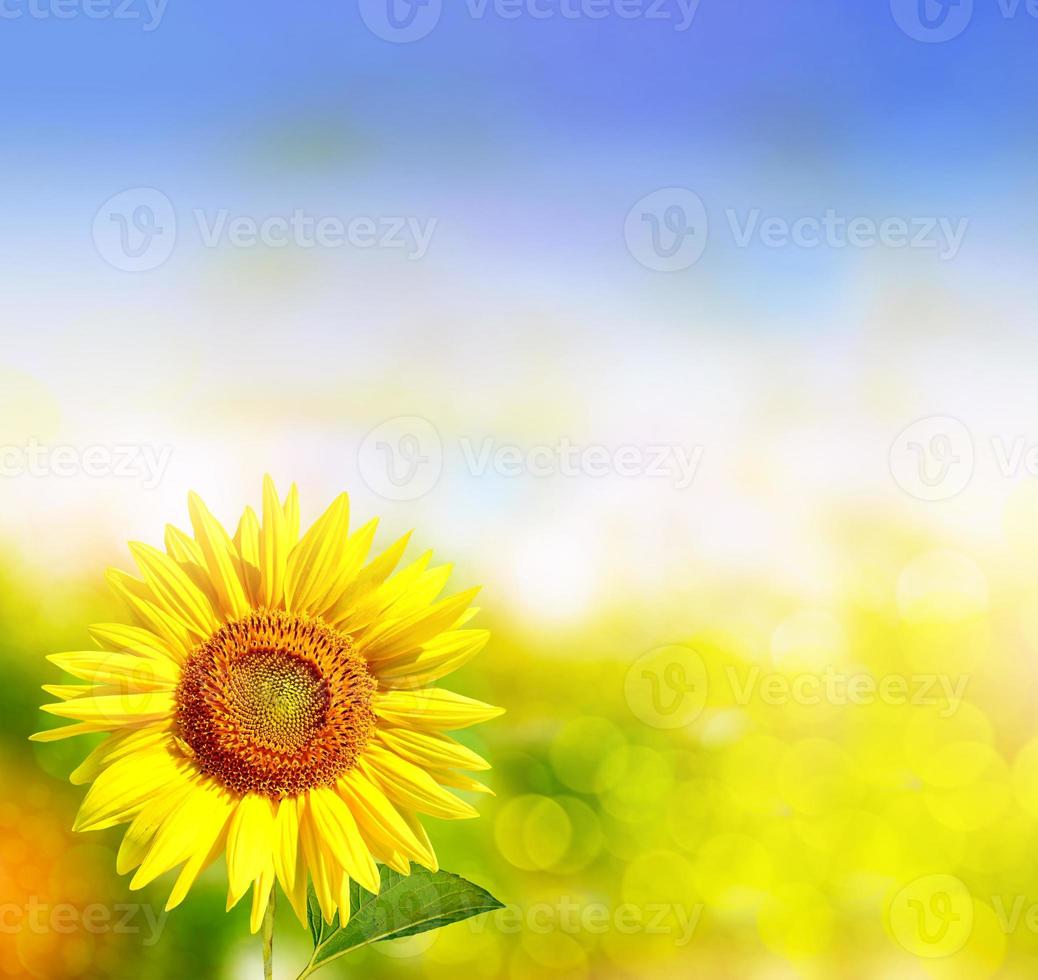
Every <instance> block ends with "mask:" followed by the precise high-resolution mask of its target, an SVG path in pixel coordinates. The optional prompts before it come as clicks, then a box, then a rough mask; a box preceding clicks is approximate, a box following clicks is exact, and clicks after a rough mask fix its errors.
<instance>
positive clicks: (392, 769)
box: [360, 744, 478, 820]
mask: <svg viewBox="0 0 1038 980" xmlns="http://www.w3.org/2000/svg"><path fill="white" fill-rule="evenodd" d="M360 768H361V771H362V772H363V773H364V774H365V775H366V776H368V777H369V778H370V779H371V780H372V781H373V782H374V783H375V784H376V785H377V786H378V787H379V788H380V789H381V790H382V791H383V792H384V793H385V794H386V796H388V797H389V798H390V799H391V800H393V801H394V802H396V803H399V804H401V805H402V806H404V807H410V808H411V809H412V810H418V811H419V812H421V813H427V814H429V816H431V817H440V818H442V819H444V820H463V819H466V818H468V817H475V816H478V814H477V813H476V811H475V810H474V809H473V808H472V807H471V806H470V805H469V804H468V803H465V802H464V801H463V800H459V799H458V798H457V797H456V796H454V795H452V794H451V793H448V792H447V791H446V790H445V789H443V788H442V787H440V786H438V785H437V784H436V782H435V780H433V778H432V777H431V776H430V775H429V774H428V773H427V772H426V771H425V770H424V769H419V768H418V766H415V765H412V764H411V763H410V762H407V761H406V760H404V759H401V758H400V757H399V756H397V755H394V754H393V753H392V752H389V751H387V750H386V749H384V748H382V747H381V746H379V745H375V744H369V745H368V746H367V747H366V748H365V750H364V754H363V756H362V757H361V759H360Z"/></svg>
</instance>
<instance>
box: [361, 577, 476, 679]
mask: <svg viewBox="0 0 1038 980" xmlns="http://www.w3.org/2000/svg"><path fill="white" fill-rule="evenodd" d="M478 592H479V589H468V590H467V591H465V592H461V593H459V594H458V595H455V596H451V597H450V598H449V599H444V600H443V601H442V602H438V603H436V605H434V606H430V607H429V608H427V609H421V610H419V611H418V612H415V613H411V614H410V615H409V616H405V617H404V618H403V619H399V620H396V621H394V622H390V623H387V624H386V625H384V626H380V627H377V628H375V629H372V630H369V631H368V632H367V633H365V634H364V635H363V636H362V637H360V639H358V640H357V642H356V646H357V649H358V650H359V651H360V652H361V653H363V654H364V656H365V657H366V658H367V659H368V660H369V661H371V662H372V663H374V664H378V663H381V662H384V661H391V660H393V658H395V657H399V656H403V655H404V654H407V653H409V652H411V651H413V650H415V649H417V648H418V647H420V646H421V645H422V644H423V643H426V642H427V641H429V640H431V639H432V638H433V637H435V636H437V635H438V634H440V633H442V632H444V631H445V630H449V629H450V628H451V627H452V626H453V625H454V623H455V622H457V619H458V616H459V615H461V613H462V611H463V610H464V609H465V608H466V606H468V605H469V604H470V603H471V602H472V600H473V598H475V596H476V593H478Z"/></svg>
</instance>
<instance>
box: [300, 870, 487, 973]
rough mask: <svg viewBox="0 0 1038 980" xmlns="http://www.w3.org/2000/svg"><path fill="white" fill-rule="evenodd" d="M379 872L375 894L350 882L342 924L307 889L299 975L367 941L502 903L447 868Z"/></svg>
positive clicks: (406, 933) (427, 927)
mask: <svg viewBox="0 0 1038 980" xmlns="http://www.w3.org/2000/svg"><path fill="white" fill-rule="evenodd" d="M379 872H380V873H381V875H382V883H381V885H382V886H381V889H380V890H379V893H378V895H372V894H371V893H370V892H367V891H365V890H364V889H363V888H361V887H360V886H359V885H358V884H357V883H356V882H350V921H349V922H347V923H346V925H345V926H341V925H340V924H339V917H338V916H337V915H336V916H335V917H334V918H333V919H332V921H331V923H330V924H329V923H327V922H325V921H324V918H323V916H322V915H321V907H320V905H319V904H318V902H317V897H316V896H315V895H314V891H313V888H311V889H310V892H309V894H308V896H307V908H306V912H307V919H308V921H309V924H310V935H311V936H312V937H313V941H314V954H313V956H312V957H311V958H310V963H309V964H308V965H307V968H306V970H304V971H303V973H302V974H301V976H309V974H311V973H313V971H314V970H316V969H317V968H318V967H321V966H324V965H325V964H326V963H329V962H331V961H332V960H334V959H337V958H338V957H340V956H342V955H344V954H345V953H348V952H350V951H351V950H354V949H359V948H360V947H361V946H366V945H368V943H377V942H382V941H383V940H387V939H402V938H403V937H404V936H414V935H416V934H417V933H419V932H427V931H428V930H430V929H439V928H440V927H441V926H447V925H450V924H451V923H452V922H460V921H461V920H462V919H468V918H471V917H472V916H474V915H482V914H483V913H484V912H493V911H494V910H495V909H499V908H503V907H504V906H503V905H502V904H501V903H500V902H499V901H498V900H497V899H496V898H494V896H493V895H491V894H490V893H489V892H488V891H485V890H484V889H482V888H480V887H479V886H478V885H474V884H472V882H471V881H466V880H465V879H464V878H461V877H459V876H458V875H455V874H451V873H450V872H449V871H428V870H426V869H425V868H421V867H419V866H418V865H417V864H412V865H411V874H410V875H402V874H400V873H399V872H397V871H393V870H392V869H391V868H387V867H386V866H385V865H381V866H380V867H379Z"/></svg>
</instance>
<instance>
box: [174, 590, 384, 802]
mask: <svg viewBox="0 0 1038 980" xmlns="http://www.w3.org/2000/svg"><path fill="white" fill-rule="evenodd" d="M374 692H375V681H374V679H373V678H372V676H371V675H370V673H369V672H368V669H367V665H366V663H365V662H364V660H363V658H362V657H360V656H359V655H358V654H357V653H356V651H355V650H354V649H353V644H352V642H351V640H350V638H349V637H348V636H346V635H345V634H342V633H337V632H336V631H335V630H332V629H330V628H329V627H328V626H326V625H325V624H324V623H322V622H321V621H320V620H316V619H312V618H310V617H308V616H301V615H294V614H289V613H284V612H279V611H275V612H268V611H266V610H259V611H257V612H254V613H251V614H250V615H248V616H246V617H245V618H244V619H240V620H237V621H236V622H233V623H227V624H226V625H225V626H223V627H221V628H220V629H219V630H217V632H216V633H214V634H213V635H212V636H211V637H210V638H209V639H208V640H207V641H206V642H205V643H203V644H201V645H200V646H199V647H197V648H196V649H195V651H194V653H193V654H192V655H191V657H190V659H189V660H188V662H187V664H186V665H185V667H184V673H183V676H182V678H181V681H180V684H179V686H178V687H177V692H176V728H175V730H176V734H177V735H178V736H179V737H180V738H181V739H182V740H183V742H184V743H186V744H187V746H188V747H189V748H190V750H191V752H192V753H193V754H194V757H195V760H196V762H197V764H198V766H199V768H200V769H201V770H202V771H203V772H204V773H206V774H207V775H210V776H212V777H214V778H215V779H217V780H218V781H219V782H221V783H222V784H223V785H224V786H226V787H227V788H228V789H231V790H233V791H235V792H237V793H240V794H245V793H250V792H252V793H263V794H265V795H267V796H270V797H272V798H280V797H283V796H290V795H296V794H298V793H302V792H305V791H306V790H308V789H311V788H313V787H314V786H322V785H331V784H332V783H334V782H335V780H336V778H338V776H340V775H341V774H342V773H344V772H346V771H347V770H348V769H351V768H352V767H353V765H354V764H355V762H356V759H357V755H358V754H359V752H360V751H361V750H362V749H363V747H364V745H365V744H366V743H367V740H368V738H369V736H370V735H371V732H372V731H373V729H374V726H375V717H374V714H373V713H372V710H371V699H372V696H373V695H374Z"/></svg>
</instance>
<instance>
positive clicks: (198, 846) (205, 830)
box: [166, 821, 229, 912]
mask: <svg viewBox="0 0 1038 980" xmlns="http://www.w3.org/2000/svg"><path fill="white" fill-rule="evenodd" d="M228 822H229V821H224V823H223V824H222V825H219V826H218V825H217V824H216V823H210V824H207V825H204V826H202V827H199V828H198V834H197V837H196V839H195V851H194V853H193V854H192V855H191V857H189V858H188V859H187V861H186V862H185V863H184V867H183V868H181V870H180V874H179V875H178V876H177V880H176V882H175V884H174V885H173V891H172V892H170V896H169V900H168V901H167V902H166V911H167V912H169V911H170V910H171V909H174V908H176V907H177V906H178V905H179V904H180V903H181V902H182V901H184V899H185V898H186V897H187V893H188V891H189V890H190V889H191V886H192V885H193V884H194V883H195V881H196V879H197V878H198V876H199V875H200V874H201V873H202V872H203V871H204V870H205V869H206V868H208V867H209V865H211V864H212V863H213V862H214V861H215V860H216V859H217V858H218V857H219V856H220V855H221V854H222V853H223V852H224V847H225V844H226V841H227V823H228Z"/></svg>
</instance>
